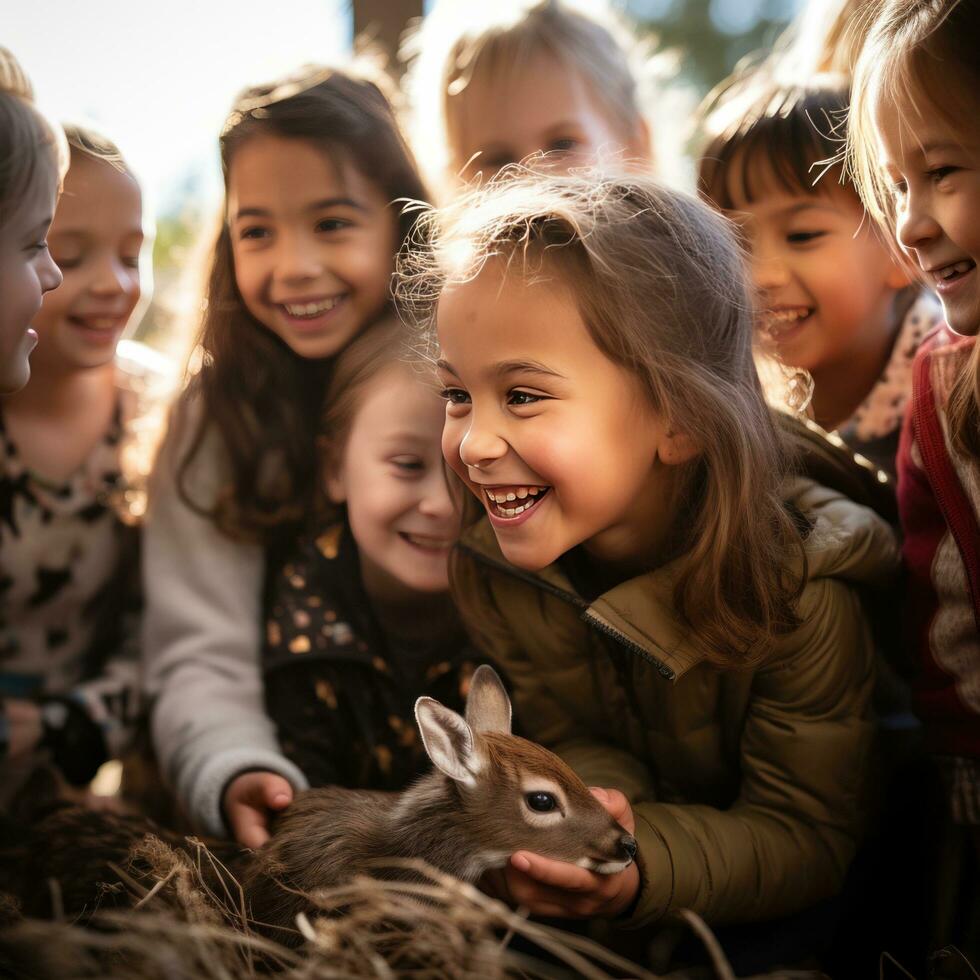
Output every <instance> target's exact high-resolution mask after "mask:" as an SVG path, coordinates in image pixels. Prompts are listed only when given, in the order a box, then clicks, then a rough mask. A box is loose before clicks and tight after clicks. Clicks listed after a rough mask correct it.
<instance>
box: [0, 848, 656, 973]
mask: <svg viewBox="0 0 980 980" xmlns="http://www.w3.org/2000/svg"><path fill="white" fill-rule="evenodd" d="M407 864H409V865H410V866H411V867H412V868H413V869H414V870H418V871H420V872H422V873H423V874H424V877H425V881H423V882H421V883H420V882H414V881H413V882H393V881H380V880H375V879H371V878H358V879H355V880H354V881H352V882H350V883H348V884H346V885H343V886H339V887H336V888H331V889H329V890H324V891H322V892H319V893H316V894H314V895H312V896H310V897H311V899H312V900H313V902H314V904H315V905H316V906H317V907H318V908H320V909H322V912H323V914H322V915H320V916H317V917H315V918H309V917H306V916H300V918H299V920H298V921H297V923H296V930H297V931H298V932H299V933H300V934H301V935H302V936H303V938H304V939H305V940H306V942H305V943H303V944H302V945H301V946H299V947H298V948H288V947H287V946H283V945H280V944H279V943H278V942H276V941H275V939H274V938H270V937H269V936H268V935H265V934H264V933H263V930H262V928H261V923H256V922H254V921H253V920H252V919H251V917H250V914H249V908H248V903H247V900H246V897H245V895H244V894H243V892H242V890H241V888H240V887H239V886H238V883H237V881H236V880H235V879H234V877H233V876H232V875H231V873H230V872H229V871H228V870H227V869H226V868H225V867H224V866H223V865H221V864H220V862H219V861H218V860H217V859H216V858H215V857H214V855H213V854H212V853H211V852H210V851H209V850H208V849H207V848H206V847H205V846H204V845H203V844H202V843H200V842H199V841H196V840H194V839H193V838H190V839H189V842H188V847H187V849H186V851H181V850H175V849H173V848H171V847H169V846H168V845H166V844H164V843H163V842H161V841H160V840H158V839H156V838H153V837H148V838H146V839H145V840H144V841H143V842H141V843H140V844H139V845H137V847H136V848H135V849H134V851H133V854H132V855H131V860H130V862H129V863H128V865H127V868H122V867H117V866H113V868H112V870H113V872H114V873H115V876H116V877H117V878H118V885H113V886H112V887H113V888H114V889H118V888H123V889H125V890H126V891H127V892H128V894H129V897H130V898H131V900H132V903H133V906H134V908H133V909H126V910H112V911H110V910H102V911H95V912H93V913H92V914H91V915H90V916H86V918H87V920H88V921H87V925H86V926H85V927H82V926H81V925H79V924H77V923H74V922H70V921H66V920H64V919H62V920H61V921H53V922H47V921H39V920H28V919H25V920H21V921H19V922H15V923H14V924H13V925H11V926H10V927H8V928H7V929H6V930H5V931H4V932H3V933H2V935H0V974H2V975H12V976H18V977H24V978H34V977H37V978H42V977H43V978H49V977H59V978H62V977H73V978H79V980H88V978H92V980H94V978H99V980H116V978H119V980H122V978H126V980H132V978H137V977H138V978H140V980H158V978H159V980H181V978H185V977H186V978H192V977H193V978H195V980H197V978H204V980H242V978H248V977H256V976H260V975H263V974H266V973H268V972H269V971H275V972H276V973H277V974H278V975H279V976H281V977H284V978H288V980H313V978H317V980H321V978H322V980H328V978H360V977H377V978H387V977H407V976H410V977H416V978H419V980H425V978H455V977H480V978H485V980H495V978H498V977H499V978H503V977H513V976H526V977H585V978H590V980H606V978H608V977H612V976H630V977H638V978H644V980H646V978H651V980H655V978H654V974H652V973H649V972H648V971H646V970H644V969H642V968H640V967H638V966H636V965H635V964H632V963H629V962H627V961H626V960H624V959H622V958H620V957H618V956H616V955H615V954H614V953H612V952H610V951H609V950H607V949H605V948H604V947H602V946H599V945H597V944H595V943H593V942H592V941H590V940H588V939H586V938H584V937H581V936H577V935H572V934H569V933H564V932H561V931H559V930H556V929H553V928H549V927H547V926H544V925H541V924H538V923H533V922H530V921H528V920H527V919H526V918H525V917H523V916H522V915H520V914H518V913H516V912H514V911H512V910H511V909H509V908H508V907H507V906H505V905H503V904H502V903H500V902H497V901H495V900H494V899H492V898H489V897H488V896H486V895H484V894H483V893H481V892H479V891H478V890H477V889H475V888H473V887H472V886H470V885H467V884H464V883H461V882H459V881H456V880H455V879H452V878H448V877H446V876H445V875H442V874H440V873H439V872H436V871H434V870H433V869H431V868H428V867H425V866H422V865H420V864H419V863H417V862H407ZM136 868H139V869H141V870H139V871H136V870H134V869H136ZM55 904H57V903H55ZM515 937H523V939H524V942H523V943H522V944H521V946H522V948H527V949H534V950H537V951H539V952H538V953H534V954H532V953H531V952H522V951H519V950H518V949H515V948H514V945H513V944H514V940H515ZM284 938H285V937H284Z"/></svg>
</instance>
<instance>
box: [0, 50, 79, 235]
mask: <svg viewBox="0 0 980 980" xmlns="http://www.w3.org/2000/svg"><path fill="white" fill-rule="evenodd" d="M66 164H67V156H66V153H65V149H64V136H62V134H61V130H60V129H58V128H57V127H55V126H51V125H50V124H49V123H48V122H47V120H46V119H45V118H44V117H43V116H42V115H41V113H40V112H38V110H37V108H36V107H35V106H34V90H33V88H32V87H31V83H30V81H29V80H28V78H27V75H25V74H24V70H23V69H22V68H21V66H20V64H19V63H18V61H17V59H16V58H15V57H14V56H13V55H12V54H11V53H10V52H9V51H8V50H7V49H6V48H4V47H0V226H3V224H5V223H6V221H7V219H8V218H9V217H10V215H11V214H12V213H14V212H15V211H16V209H17V208H18V207H19V206H20V202H21V200H22V199H23V197H24V195H25V194H26V193H27V192H28V190H29V188H30V187H31V186H32V184H33V182H34V180H35V179H37V177H38V176H39V175H42V174H45V173H46V174H48V175H50V177H51V179H52V180H53V182H54V186H55V187H56V186H57V184H58V182H59V181H60V179H61V177H62V176H63V175H64V171H65V167H66Z"/></svg>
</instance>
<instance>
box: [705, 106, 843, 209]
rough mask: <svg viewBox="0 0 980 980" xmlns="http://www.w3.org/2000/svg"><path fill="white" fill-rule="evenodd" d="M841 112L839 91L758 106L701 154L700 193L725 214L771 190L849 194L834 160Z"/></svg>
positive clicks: (840, 131)
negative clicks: (835, 190) (844, 191)
mask: <svg viewBox="0 0 980 980" xmlns="http://www.w3.org/2000/svg"><path fill="white" fill-rule="evenodd" d="M846 112H847V95H846V92H844V91H842V90H817V91H812V92H802V91H800V90H782V91H777V92H775V93H774V94H771V95H768V96H767V97H765V98H764V99H760V100H758V101H757V102H756V103H755V104H754V105H752V106H751V107H750V108H749V109H748V110H747V111H745V112H744V113H743V114H742V115H741V116H740V118H738V119H737V120H736V121H735V122H734V123H733V124H732V125H730V126H729V127H728V128H727V129H726V130H724V131H723V132H721V133H720V134H719V135H717V136H715V137H714V138H713V139H712V141H711V142H710V143H709V144H708V146H707V147H706V148H705V149H704V151H703V153H702V155H701V160H700V163H699V168H698V169H699V180H698V184H699V191H700V193H701V194H702V195H703V196H704V197H706V198H707V199H708V200H710V201H711V202H712V203H713V204H714V205H715V206H716V207H718V208H720V209H721V210H723V211H729V210H734V209H736V207H737V205H736V201H745V202H748V203H753V202H755V201H757V200H758V199H759V198H761V197H764V196H765V194H766V192H767V191H769V190H773V189H779V190H783V191H786V192H788V193H790V194H808V195H817V194H822V193H828V192H829V191H830V190H831V189H832V188H833V187H840V186H841V185H842V184H843V185H844V186H845V187H847V188H848V189H849V190H851V191H852V192H853V187H852V185H851V184H850V182H849V181H847V180H846V179H845V178H844V174H843V168H842V166H841V163H840V159H839V158H840V156H841V154H842V152H843V149H844V119H845V114H846ZM855 193H856V192H855Z"/></svg>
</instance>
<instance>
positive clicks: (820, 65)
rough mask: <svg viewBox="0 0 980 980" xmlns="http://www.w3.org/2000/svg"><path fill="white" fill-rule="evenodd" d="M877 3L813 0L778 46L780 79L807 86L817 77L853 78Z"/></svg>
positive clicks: (777, 59)
mask: <svg viewBox="0 0 980 980" xmlns="http://www.w3.org/2000/svg"><path fill="white" fill-rule="evenodd" d="M874 2H875V0H809V2H808V3H806V4H805V5H804V7H803V9H802V10H801V11H800V13H799V15H798V16H797V17H796V19H795V20H794V21H793V22H792V23H791V24H790V26H789V27H787V28H786V30H785V31H783V33H782V35H781V36H780V37H779V40H778V41H777V42H776V45H775V49H774V51H773V55H772V59H773V61H774V63H775V64H776V65H777V66H778V67H777V68H776V75H777V77H778V79H779V80H780V81H781V82H784V83H787V84H792V83H794V82H795V83H797V84H800V85H805V84H807V82H808V81H809V80H810V79H811V78H812V77H813V76H814V75H822V74H834V75H837V74H840V75H846V76H848V77H850V75H851V73H852V72H853V71H854V65H855V64H856V62H857V59H858V55H859V54H860V52H861V45H862V43H863V42H864V31H865V30H866V29H867V23H868V11H869V10H871V8H872V7H873V6H874Z"/></svg>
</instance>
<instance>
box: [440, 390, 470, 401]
mask: <svg viewBox="0 0 980 980" xmlns="http://www.w3.org/2000/svg"><path fill="white" fill-rule="evenodd" d="M439 395H440V396H441V397H442V398H445V399H446V401H447V402H449V404H450V405H465V404H467V403H468V402H469V400H470V396H469V395H468V394H467V393H466V392H465V391H463V389H462V388H443V389H442V391H440V392H439Z"/></svg>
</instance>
